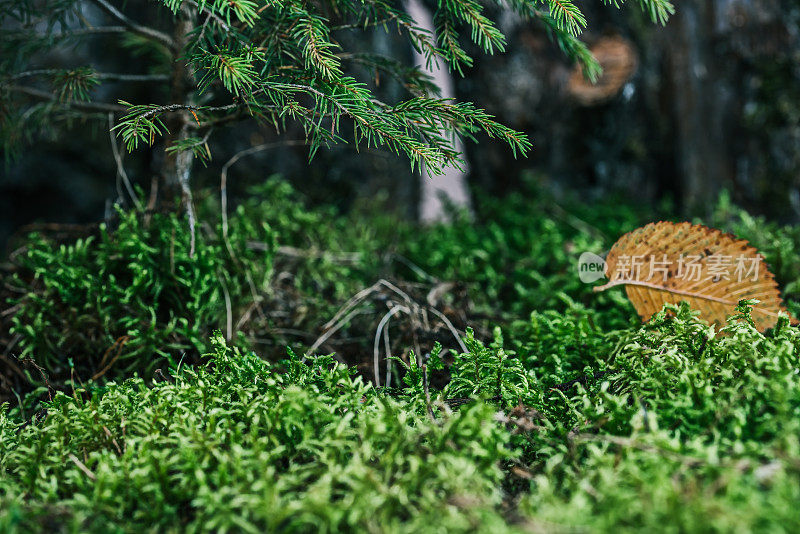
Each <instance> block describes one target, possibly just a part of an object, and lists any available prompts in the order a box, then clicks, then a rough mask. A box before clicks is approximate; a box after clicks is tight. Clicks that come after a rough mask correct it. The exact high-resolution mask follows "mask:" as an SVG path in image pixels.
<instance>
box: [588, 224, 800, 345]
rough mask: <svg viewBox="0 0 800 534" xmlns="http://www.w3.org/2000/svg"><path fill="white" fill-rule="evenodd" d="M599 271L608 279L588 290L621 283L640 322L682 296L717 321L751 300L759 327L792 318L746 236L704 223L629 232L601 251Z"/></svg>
mask: <svg viewBox="0 0 800 534" xmlns="http://www.w3.org/2000/svg"><path fill="white" fill-rule="evenodd" d="M605 274H606V276H607V277H608V280H609V282H608V283H607V284H605V285H603V286H599V287H596V288H594V290H595V291H604V290H606V289H609V288H612V287H616V286H620V285H624V286H625V292H626V293H627V295H628V298H629V299H630V301H631V303H633V306H634V307H635V308H636V311H637V312H638V313H639V315H640V316H641V317H642V320H643V321H647V320H648V319H650V317H651V316H652V315H653V314H654V313H656V312H658V311H660V310H661V308H662V307H663V306H664V304H666V303H672V304H677V303H678V302H680V301H682V300H685V301H687V302H688V303H689V304H690V305H691V307H692V308H693V309H695V310H697V311H699V312H700V317H701V318H703V319H705V320H706V321H708V322H709V323H716V324H717V325H718V326H720V325H724V324H725V321H726V319H727V317H728V316H730V315H732V314H733V313H734V311H735V310H734V308H735V307H736V305H737V304H738V303H739V301H740V300H743V299H755V300H758V301H759V302H758V304H756V305H754V306H753V312H752V318H753V321H754V322H755V324H756V327H757V328H758V329H759V330H762V331H763V330H764V329H766V328H771V327H773V326H775V323H776V322H777V320H778V316H779V314H781V313H784V314H786V315H789V317H790V319H791V321H792V322H793V323H797V319H795V318H793V317H791V315H790V314H789V312H788V311H786V309H785V308H784V306H783V301H782V300H781V296H780V292H779V291H778V285H777V283H776V282H775V279H774V277H773V276H772V273H771V272H770V271H769V268H768V267H767V264H766V262H765V261H764V257H763V256H762V255H761V254H759V252H758V251H757V250H756V249H755V248H753V247H752V246H750V244H749V243H748V242H747V241H745V240H743V239H737V238H736V237H734V236H732V235H730V234H725V233H723V232H721V231H719V230H715V229H713V228H708V227H707V226H702V225H696V224H690V223H687V222H684V223H671V222H664V221H662V222H656V223H650V224H648V225H646V226H643V227H642V228H638V229H636V230H634V231H632V232H629V233H627V234H625V235H624V236H622V237H621V238H620V239H619V240H618V241H617V242H616V243H614V246H613V247H612V248H611V251H610V252H609V253H608V256H606V267H605Z"/></svg>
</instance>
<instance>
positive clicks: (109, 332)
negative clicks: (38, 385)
mask: <svg viewBox="0 0 800 534" xmlns="http://www.w3.org/2000/svg"><path fill="white" fill-rule="evenodd" d="M118 213H119V221H118V226H117V228H115V229H114V230H113V231H111V230H110V229H109V228H108V227H107V226H106V225H102V226H101V227H100V230H99V235H98V236H93V237H88V238H86V239H80V240H78V241H76V242H75V243H73V244H68V245H63V244H62V245H57V244H56V243H53V242H50V241H48V240H47V239H45V238H43V237H41V236H38V235H35V234H34V235H32V236H30V238H29V239H30V241H29V243H28V245H27V251H26V252H25V253H24V254H22V255H21V256H20V257H19V259H18V264H19V267H20V268H21V271H20V273H19V274H18V275H17V277H16V280H15V281H13V282H12V284H14V285H16V286H17V287H19V288H20V290H21V291H22V293H23V295H22V296H20V297H18V298H17V299H15V300H14V301H12V302H11V304H13V305H16V306H18V310H19V311H18V312H17V313H15V314H14V316H13V319H12V326H11V333H12V335H15V336H19V343H18V345H17V350H18V354H19V357H20V358H23V359H24V358H32V359H33V360H34V361H35V362H37V363H38V365H40V366H42V367H43V368H44V369H46V372H47V374H49V375H50V376H51V378H54V379H62V380H63V379H64V378H65V377H66V378H71V379H78V380H80V379H82V380H87V379H89V378H90V377H92V376H97V377H99V376H107V377H116V376H131V374H132V373H134V372H138V373H140V374H142V375H144V376H150V375H151V374H152V372H153V371H154V370H155V369H156V368H157V367H159V366H164V365H165V364H166V362H167V361H169V360H170V359H173V358H175V359H177V358H179V357H180V356H181V355H182V354H184V353H185V352H187V351H188V352H189V358H190V359H192V360H195V359H196V355H197V354H199V353H200V352H202V351H204V350H205V348H206V341H207V336H208V334H209V333H210V332H211V331H212V330H213V329H214V328H219V327H220V326H221V325H222V324H224V318H225V316H226V299H229V300H230V306H231V308H232V311H238V310H240V309H241V308H243V307H244V306H245V305H247V304H249V302H250V301H251V300H252V297H251V293H250V284H251V283H252V284H255V287H256V288H259V287H260V288H263V287H265V285H266V284H267V282H268V280H269V277H270V274H271V269H270V268H271V257H272V248H271V247H267V249H266V251H260V252H257V251H254V250H251V249H249V248H248V242H249V241H258V242H263V243H266V244H270V243H271V242H272V240H273V236H272V233H271V231H270V229H269V228H268V227H267V226H266V225H262V224H259V223H258V222H256V221H255V220H253V219H250V218H248V217H246V216H245V214H244V211H243V210H239V211H238V212H237V214H236V216H235V217H234V218H233V220H232V223H233V230H232V232H231V234H230V239H229V240H230V245H231V251H235V254H236V256H235V257H232V256H231V255H230V253H229V251H228V249H227V247H226V245H225V244H224V243H223V241H222V239H221V238H220V234H219V233H218V232H215V233H213V234H210V235H205V234H203V235H200V236H199V239H198V240H197V245H196V250H195V253H194V256H190V236H189V232H188V230H187V228H186V226H185V224H184V223H183V222H182V221H181V219H180V217H178V216H177V215H174V214H173V215H161V214H154V215H153V216H152V218H151V220H150V221H148V222H145V221H144V220H143V219H142V217H141V216H140V215H137V214H136V213H125V212H122V211H120V212H118ZM226 295H227V296H226ZM73 373H74V375H76V376H73ZM33 378H34V379H35V380H37V381H38V379H39V377H33Z"/></svg>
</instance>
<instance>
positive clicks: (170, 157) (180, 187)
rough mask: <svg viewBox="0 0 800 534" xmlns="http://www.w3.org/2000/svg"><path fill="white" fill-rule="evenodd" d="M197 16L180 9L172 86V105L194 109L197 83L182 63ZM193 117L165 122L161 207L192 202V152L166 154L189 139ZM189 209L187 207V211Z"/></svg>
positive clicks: (186, 114)
mask: <svg viewBox="0 0 800 534" xmlns="http://www.w3.org/2000/svg"><path fill="white" fill-rule="evenodd" d="M195 19H196V15H195V14H194V12H193V11H192V10H191V9H190V8H189V7H187V6H186V5H184V6H183V7H182V8H181V11H180V14H179V18H178V21H177V23H176V25H175V30H174V34H173V41H174V42H175V50H173V68H172V83H171V86H170V101H169V103H170V104H180V105H191V104H192V98H191V96H192V89H193V87H194V83H193V80H192V74H193V73H192V72H191V70H190V68H189V66H188V65H187V63H186V61H185V60H184V59H182V56H183V52H184V48H185V47H186V44H187V42H188V40H189V32H190V31H191V30H192V29H193V28H194V24H195ZM192 120H193V116H192V114H191V113H190V112H188V111H180V112H175V113H170V114H169V116H168V117H167V118H166V120H165V121H164V122H165V124H166V126H167V129H168V130H169V133H168V134H167V135H166V138H165V142H164V159H163V164H162V168H161V173H160V175H161V176H160V184H159V192H158V197H159V204H160V205H161V206H162V207H165V208H167V209H175V208H176V200H177V199H181V202H182V203H183V204H184V205H186V203H187V202H191V190H190V189H189V178H190V173H191V168H192V160H193V159H194V158H193V154H192V152H191V151H183V152H167V148H169V147H170V146H172V145H174V144H175V143H177V142H180V141H183V140H185V139H188V138H189V137H190V128H191V121H192ZM189 208H190V206H188V205H187V209H189Z"/></svg>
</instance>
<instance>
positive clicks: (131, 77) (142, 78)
mask: <svg viewBox="0 0 800 534" xmlns="http://www.w3.org/2000/svg"><path fill="white" fill-rule="evenodd" d="M62 72H64V69H35V70H26V71H25V72H20V73H17V74H14V75H13V76H9V77H8V78H6V79H7V80H8V81H15V80H21V79H22V78H30V77H32V76H48V75H56V74H60V73H62ZM91 77H92V78H95V79H97V80H105V81H109V82H125V83H132V82H165V81H167V80H169V76H167V75H166V74H117V73H113V72H93V73H92V74H91Z"/></svg>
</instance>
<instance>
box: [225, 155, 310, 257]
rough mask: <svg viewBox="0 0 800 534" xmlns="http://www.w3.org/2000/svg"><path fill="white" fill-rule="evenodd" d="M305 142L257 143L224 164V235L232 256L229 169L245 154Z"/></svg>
mask: <svg viewBox="0 0 800 534" xmlns="http://www.w3.org/2000/svg"><path fill="white" fill-rule="evenodd" d="M305 144H307V143H306V142H305V141H291V140H289V141H277V142H274V143H265V144H262V145H256V146H253V147H250V148H247V149H245V150H242V151H240V152H237V153H236V154H234V155H233V157H231V159H229V160H228V161H227V162H226V163H225V165H223V166H222V172H221V173H220V177H219V193H220V204H221V209H222V237H223V239H224V240H225V246H226V247H227V248H228V252H230V254H231V256H233V255H234V254H233V250H232V249H231V246H230V242H229V241H228V171H229V170H230V168H231V167H232V166H233V165H235V164H236V162H237V161H239V160H240V159H242V158H243V157H245V156H249V155H251V154H256V153H258V152H263V151H264V150H269V149H270V148H276V147H279V146H302V145H305Z"/></svg>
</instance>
